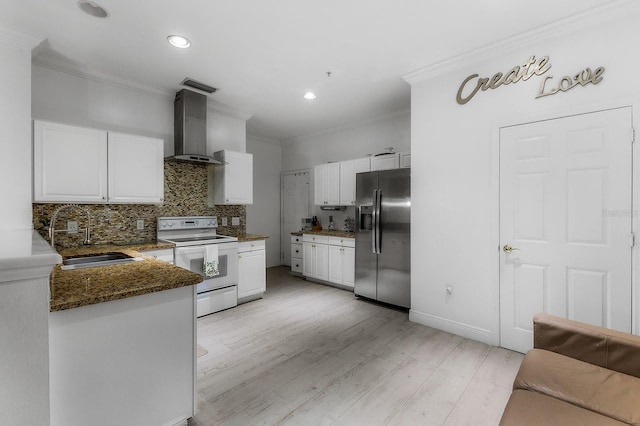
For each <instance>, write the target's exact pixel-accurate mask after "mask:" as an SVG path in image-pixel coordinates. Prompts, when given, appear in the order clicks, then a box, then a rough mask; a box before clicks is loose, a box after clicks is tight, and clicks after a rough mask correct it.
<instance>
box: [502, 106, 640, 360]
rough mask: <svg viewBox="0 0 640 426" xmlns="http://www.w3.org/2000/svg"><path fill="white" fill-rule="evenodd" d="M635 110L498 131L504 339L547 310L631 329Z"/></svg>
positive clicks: (507, 343)
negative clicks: (633, 130) (633, 114)
mask: <svg viewBox="0 0 640 426" xmlns="http://www.w3.org/2000/svg"><path fill="white" fill-rule="evenodd" d="M631 126H632V118H631V108H619V109H614V110H607V111H601V112H594V113H589V114H582V115H576V116H571V117H566V118H558V119H553V120H546V121H540V122H535V123H530V124H524V125H519V126H512V127H505V128H501V129H500V247H499V249H500V341H501V346H503V347H505V348H509V349H513V350H516V351H519V352H526V351H527V350H529V349H530V348H531V347H532V346H533V338H532V336H533V333H532V331H533V327H532V317H533V314H535V313H536V312H546V313H549V314H552V315H557V316H560V317H564V318H569V319H573V320H577V321H583V322H587V323H590V324H596V325H600V326H604V327H608V328H613V329H616V330H621V331H627V332H630V331H631V322H632V319H631V304H632V303H631V250H632V246H633V238H632V234H631V230H632V223H631V222H632V219H633V214H632V213H633V212H632V197H631V189H632V188H631V178H632V131H631V128H632V127H631Z"/></svg>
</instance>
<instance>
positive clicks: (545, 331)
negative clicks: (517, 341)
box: [533, 313, 640, 377]
mask: <svg viewBox="0 0 640 426" xmlns="http://www.w3.org/2000/svg"><path fill="white" fill-rule="evenodd" d="M533 331H534V332H533V347H534V348H536V349H546V350H548V351H552V352H557V353H559V354H563V355H567V356H569V357H571V358H576V359H579V360H581V361H585V362H588V363H590V364H594V365H598V366H600V367H604V368H608V369H609V370H615V371H618V372H620V373H624V374H629V375H631V376H636V377H640V362H638V361H637V359H636V357H637V354H638V353H640V336H636V335H633V334H629V333H624V332H621V331H616V330H610V329H608V328H603V327H598V326H595V325H590V324H585V323H582V322H578V321H571V320H568V319H564V318H560V317H556V316H553V315H549V314H543V313H539V314H536V315H535V316H534V317H533Z"/></svg>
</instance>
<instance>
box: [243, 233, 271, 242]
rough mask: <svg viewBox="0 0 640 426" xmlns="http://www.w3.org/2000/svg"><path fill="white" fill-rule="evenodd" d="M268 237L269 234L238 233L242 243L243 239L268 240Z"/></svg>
mask: <svg viewBox="0 0 640 426" xmlns="http://www.w3.org/2000/svg"><path fill="white" fill-rule="evenodd" d="M267 238H269V236H268V235H257V234H240V235H238V242H239V243H241V242H243V241H257V240H266V239H267Z"/></svg>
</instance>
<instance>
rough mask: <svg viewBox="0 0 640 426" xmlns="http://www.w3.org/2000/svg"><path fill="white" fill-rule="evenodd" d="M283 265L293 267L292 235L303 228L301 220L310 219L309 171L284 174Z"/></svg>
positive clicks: (282, 208)
mask: <svg viewBox="0 0 640 426" xmlns="http://www.w3.org/2000/svg"><path fill="white" fill-rule="evenodd" d="M281 191H282V194H281V199H282V206H281V210H282V211H281V216H282V227H281V228H280V229H281V231H282V236H281V239H280V241H281V250H280V255H281V259H280V260H281V263H282V264H283V265H286V266H291V233H292V232H296V231H299V230H300V229H301V228H302V225H301V219H302V218H303V217H309V170H298V171H295V172H285V173H283V174H282V189H281Z"/></svg>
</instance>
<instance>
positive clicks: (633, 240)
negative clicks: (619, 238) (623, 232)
mask: <svg viewBox="0 0 640 426" xmlns="http://www.w3.org/2000/svg"><path fill="white" fill-rule="evenodd" d="M635 245H636V235H635V234H634V233H633V232H630V233H629V246H630V247H634V246H635Z"/></svg>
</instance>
